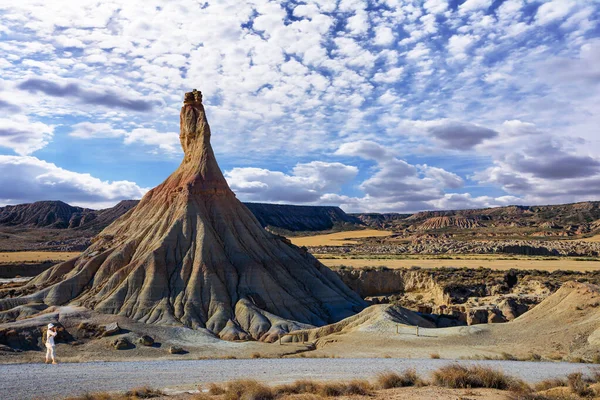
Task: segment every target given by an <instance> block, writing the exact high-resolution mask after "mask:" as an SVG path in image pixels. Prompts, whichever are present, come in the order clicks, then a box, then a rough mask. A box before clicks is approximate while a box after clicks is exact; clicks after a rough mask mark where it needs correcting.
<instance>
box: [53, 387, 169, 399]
mask: <svg viewBox="0 0 600 400" xmlns="http://www.w3.org/2000/svg"><path fill="white" fill-rule="evenodd" d="M162 396H164V393H163V392H161V391H160V390H156V389H152V388H149V387H141V388H137V389H133V390H130V391H128V392H125V393H124V394H110V393H106V392H98V393H86V394H84V395H82V396H76V397H68V398H67V399H65V400H136V399H152V398H155V397H162Z"/></svg>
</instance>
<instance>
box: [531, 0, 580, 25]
mask: <svg viewBox="0 0 600 400" xmlns="http://www.w3.org/2000/svg"><path fill="white" fill-rule="evenodd" d="M574 6H575V2H574V1H571V0H551V1H549V2H546V3H544V4H542V5H541V6H540V8H538V10H537V14H536V15H535V18H536V20H537V22H538V23H539V24H542V25H544V24H548V23H550V22H553V21H556V20H557V19H561V18H564V17H565V16H566V15H567V14H569V12H570V11H571V9H572V8H573V7H574Z"/></svg>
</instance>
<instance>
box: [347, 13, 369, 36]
mask: <svg viewBox="0 0 600 400" xmlns="http://www.w3.org/2000/svg"><path fill="white" fill-rule="evenodd" d="M346 28H347V29H348V31H349V32H350V33H351V34H352V35H363V34H365V33H367V31H368V30H369V16H368V14H367V12H366V11H365V10H357V11H356V13H355V14H354V15H353V16H351V17H350V18H348V23H347V25H346Z"/></svg>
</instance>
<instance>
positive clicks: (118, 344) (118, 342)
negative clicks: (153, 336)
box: [111, 337, 133, 350]
mask: <svg viewBox="0 0 600 400" xmlns="http://www.w3.org/2000/svg"><path fill="white" fill-rule="evenodd" d="M111 345H112V347H114V348H115V349H116V350H125V349H129V348H131V347H133V343H131V342H130V341H129V339H127V338H124V337H123V338H118V339H115V340H114V341H113V342H112V343H111Z"/></svg>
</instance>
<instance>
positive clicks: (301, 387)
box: [273, 379, 373, 397]
mask: <svg viewBox="0 0 600 400" xmlns="http://www.w3.org/2000/svg"><path fill="white" fill-rule="evenodd" d="M372 390H373V387H372V386H371V384H370V383H369V382H368V381H365V380H359V379H355V380H352V381H350V382H322V383H321V382H314V381H309V380H300V381H296V382H294V383H291V384H288V385H281V386H277V387H275V389H273V392H274V393H275V395H276V397H278V396H284V395H297V394H312V395H319V396H323V397H338V396H352V395H360V396H366V395H370V394H371V392H372Z"/></svg>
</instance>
